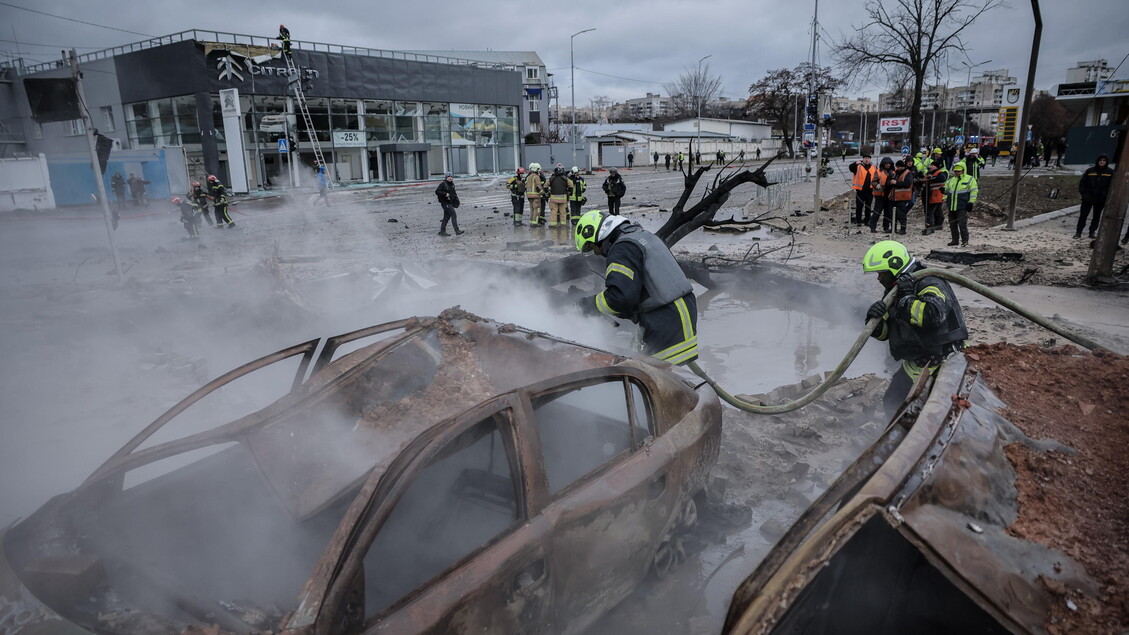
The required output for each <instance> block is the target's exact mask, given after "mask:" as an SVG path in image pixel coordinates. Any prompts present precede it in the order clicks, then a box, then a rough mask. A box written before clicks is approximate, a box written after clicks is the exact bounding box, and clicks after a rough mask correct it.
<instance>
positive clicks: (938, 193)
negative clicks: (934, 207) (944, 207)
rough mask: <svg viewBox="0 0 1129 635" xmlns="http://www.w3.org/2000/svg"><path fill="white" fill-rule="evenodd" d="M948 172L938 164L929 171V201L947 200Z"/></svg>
mask: <svg viewBox="0 0 1129 635" xmlns="http://www.w3.org/2000/svg"><path fill="white" fill-rule="evenodd" d="M946 176H948V174H947V173H946V172H945V171H944V170H942V169H941V168H939V167H937V166H933V168H932V170H930V171H929V203H930V204H934V203H941V202H944V200H945V180H946V179H945V177H946Z"/></svg>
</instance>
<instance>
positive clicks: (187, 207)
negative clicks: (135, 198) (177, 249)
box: [172, 174, 235, 238]
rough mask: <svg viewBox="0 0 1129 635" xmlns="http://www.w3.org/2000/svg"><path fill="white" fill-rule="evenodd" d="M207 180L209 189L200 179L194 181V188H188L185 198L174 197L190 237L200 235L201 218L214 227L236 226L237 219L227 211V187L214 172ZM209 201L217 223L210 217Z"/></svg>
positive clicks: (182, 222)
mask: <svg viewBox="0 0 1129 635" xmlns="http://www.w3.org/2000/svg"><path fill="white" fill-rule="evenodd" d="M207 181H208V186H207V189H205V188H204V186H202V185H201V184H200V182H199V181H193V182H192V189H190V190H188V193H187V194H185V195H184V198H181V197H179V196H174V197H172V204H173V205H176V206H177V209H178V210H179V211H180V222H181V224H182V225H184V230H185V231H187V232H188V237H189V238H199V237H200V219H201V218H203V220H205V221H207V222H208V225H211V226H212V227H217V228H218V227H226V228H234V227H235V221H233V220H231V215H230V214H228V211H227V204H228V202H227V187H225V186H224V184H223V183H222V182H221V181H220V180H219V179H218V178H216V176H215V175H214V174H209V175H208V179H207ZM208 201H211V202H212V211H213V212H214V214H215V218H216V220H215V223H213V222H212V219H211V218H209V217H208Z"/></svg>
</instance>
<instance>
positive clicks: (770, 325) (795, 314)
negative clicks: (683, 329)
mask: <svg viewBox="0 0 1129 635" xmlns="http://www.w3.org/2000/svg"><path fill="white" fill-rule="evenodd" d="M698 311H699V317H698V333H699V335H698V337H699V342H700V347H701V351H702V352H701V360H700V362H699V363H700V364H701V365H702V367H703V368H705V369H706V371H707V372H709V373H711V375H712V376H713V377H714V378H715V379H716V380H717V381H718V382H719V383H720V384H721V385H722V386H725V387H726V389H728V390H730V392H733V391H734V390H737V391H740V392H742V393H746V394H755V393H763V392H768V391H770V390H772V389H773V388H776V387H777V386H781V385H785V384H793V383H796V382H799V381H800V380H802V379H804V378H806V377H810V376H812V375H815V374H820V373H824V372H829V371H832V370H834V369H835V367H836V366H837V365H838V364H839V362H840V361H841V360H842V359H843V356H844V355H846V354H847V351H849V350H850V348H851V345H852V344H854V341H855V338H857V337H858V334H859V331H860V328H861V327H860V325H859V324H858V323H855V324H851V325H843V324H838V323H835V322H833V321H830V320H827V319H825V318H823V317H821V316H818V315H812V314H810V313H805V312H803V311H799V310H795V309H790V308H787V307H774V306H765V303H764V301H761V302H758V301H756V300H754V299H751V298H748V297H742V296H741V295H739V292H728V291H727V292H723V293H720V294H718V295H716V296H714V297H712V298H710V299H709V300H708V302H703V303H700V304H699V305H698ZM860 322H861V320H860ZM887 357H889V355H888V354H887V352H886V349H885V345H884V344H881V343H878V342H873V343H868V344H867V345H866V346H864V347H863V349H862V351H861V352H860V353H859V356H858V357H857V358H856V359H855V361H854V363H852V364H851V366H850V368H849V369H848V370H847V373H846V376H847V377H856V376H858V375H862V374H865V373H871V372H875V373H878V372H884V368H885V363H886V358H887Z"/></svg>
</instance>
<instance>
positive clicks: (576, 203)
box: [568, 164, 657, 226]
mask: <svg viewBox="0 0 1129 635" xmlns="http://www.w3.org/2000/svg"><path fill="white" fill-rule="evenodd" d="M656 165H657V164H656ZM569 179H571V180H572V189H571V190H569V193H568V211H569V221H570V222H571V223H572V225H573V226H576V223H578V222H580V217H581V215H582V214H583V212H584V204H585V203H587V202H588V197H587V196H586V195H585V192H587V191H588V184H587V183H585V182H584V177H582V176H580V168H578V167H576V166H575V165H574V166H572V169H571V170H569Z"/></svg>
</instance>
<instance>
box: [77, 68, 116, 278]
mask: <svg viewBox="0 0 1129 635" xmlns="http://www.w3.org/2000/svg"><path fill="white" fill-rule="evenodd" d="M70 61H71V77H73V78H74V85H75V90H76V91H77V92H78V105H79V107H80V108H81V109H82V124H83V127H85V128H86V141H87V143H88V144H89V145H90V168H91V169H92V170H93V171H94V182H95V183H96V184H97V186H98V200H99V201H101V202H102V219H103V220H105V221H106V239H107V240H108V241H109V242H110V253H111V254H113V256H114V271H116V272H117V273H118V283H119V284H120V283H123V282H125V276H124V275H123V274H122V264H121V261H120V260H119V259H118V246H117V245H116V244H114V229H113V220H112V219H111V216H110V203H109V200H108V199H107V198H106V185H105V183H103V182H102V176H103V174H102V168H101V167H100V166H99V165H98V151H97V150H96V149H95V147H94V145H95V140H94V122H93V120H92V119H91V117H90V111H89V110H87V108H86V97H85V96H84V95H83V94H82V73H80V72H79V70H78V56H77V55H75V52H74V49H71V52H70Z"/></svg>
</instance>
